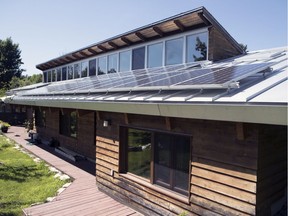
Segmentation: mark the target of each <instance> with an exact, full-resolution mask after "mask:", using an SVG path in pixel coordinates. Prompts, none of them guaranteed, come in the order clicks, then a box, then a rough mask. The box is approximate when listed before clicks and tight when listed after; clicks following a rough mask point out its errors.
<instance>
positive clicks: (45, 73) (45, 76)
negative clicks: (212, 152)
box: [43, 71, 48, 83]
mask: <svg viewBox="0 0 288 216" xmlns="http://www.w3.org/2000/svg"><path fill="white" fill-rule="evenodd" d="M43 77H44V80H43V81H44V83H47V82H48V77H47V71H45V72H43Z"/></svg>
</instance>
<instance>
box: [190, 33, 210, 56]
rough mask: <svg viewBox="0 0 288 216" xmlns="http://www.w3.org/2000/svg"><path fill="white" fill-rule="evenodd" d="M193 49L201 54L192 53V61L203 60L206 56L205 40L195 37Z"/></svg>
mask: <svg viewBox="0 0 288 216" xmlns="http://www.w3.org/2000/svg"><path fill="white" fill-rule="evenodd" d="M195 50H197V51H199V52H200V55H201V56H199V57H198V56H196V55H193V58H194V61H203V60H206V58H207V46H206V43H205V42H202V41H201V40H200V38H199V37H196V45H195Z"/></svg>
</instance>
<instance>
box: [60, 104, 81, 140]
mask: <svg viewBox="0 0 288 216" xmlns="http://www.w3.org/2000/svg"><path fill="white" fill-rule="evenodd" d="M77 121H78V119H77V112H76V111H68V110H65V111H63V112H61V111H60V134H62V135H65V136H69V137H73V138H77V129H78V126H77Z"/></svg>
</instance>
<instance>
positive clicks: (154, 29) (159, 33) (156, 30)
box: [153, 26, 164, 37]
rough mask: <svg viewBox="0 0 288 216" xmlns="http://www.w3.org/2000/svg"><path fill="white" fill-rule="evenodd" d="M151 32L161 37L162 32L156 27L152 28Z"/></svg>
mask: <svg viewBox="0 0 288 216" xmlns="http://www.w3.org/2000/svg"><path fill="white" fill-rule="evenodd" d="M153 31H155V32H156V33H157V34H158V35H159V36H160V37H163V35H164V32H163V31H162V30H161V29H160V28H159V27H157V26H155V27H153Z"/></svg>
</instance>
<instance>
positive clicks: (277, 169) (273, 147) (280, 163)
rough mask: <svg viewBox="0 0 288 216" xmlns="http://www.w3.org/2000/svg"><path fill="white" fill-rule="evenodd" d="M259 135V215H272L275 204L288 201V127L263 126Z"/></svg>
mask: <svg viewBox="0 0 288 216" xmlns="http://www.w3.org/2000/svg"><path fill="white" fill-rule="evenodd" d="M259 134H260V135H259V162H258V164H259V169H258V184H257V215H270V213H271V207H272V205H273V203H274V202H277V201H278V200H279V199H281V198H283V197H286V199H287V194H286V193H285V192H286V190H287V127H285V126H274V125H261V127H260V131H259Z"/></svg>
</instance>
